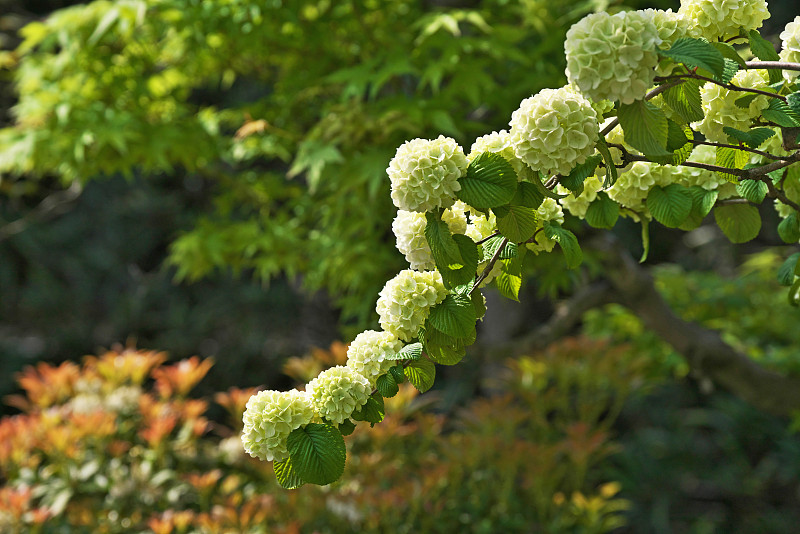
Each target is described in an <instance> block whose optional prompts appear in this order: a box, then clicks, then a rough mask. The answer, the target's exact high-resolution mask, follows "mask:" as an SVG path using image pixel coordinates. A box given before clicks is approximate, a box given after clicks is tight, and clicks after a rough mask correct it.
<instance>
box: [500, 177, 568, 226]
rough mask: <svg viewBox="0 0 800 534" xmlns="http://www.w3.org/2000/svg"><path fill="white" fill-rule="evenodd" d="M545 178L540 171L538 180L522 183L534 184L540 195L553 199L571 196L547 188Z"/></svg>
mask: <svg viewBox="0 0 800 534" xmlns="http://www.w3.org/2000/svg"><path fill="white" fill-rule="evenodd" d="M544 178H545V177H544V176H543V175H542V173H541V172H540V173H539V179H538V180H537V179H536V178H533V179H532V180H531V181H530V182H520V183H527V184H531V185H532V186H533V187H534V188H535V189H536V192H537V193H538V194H540V195H542V196H544V197H547V198H552V199H553V200H559V199H562V198H565V197H567V196H569V194H566V195H559V194H558V193H556V192H555V191H553V190H552V189H547V188H546V187H545V186H544V182H543V180H544ZM517 205H524V206H527V204H517ZM539 205H540V206H541V203H540V204H539ZM538 207H539V206H537V208H538ZM495 214H497V212H495ZM498 217H499V214H498Z"/></svg>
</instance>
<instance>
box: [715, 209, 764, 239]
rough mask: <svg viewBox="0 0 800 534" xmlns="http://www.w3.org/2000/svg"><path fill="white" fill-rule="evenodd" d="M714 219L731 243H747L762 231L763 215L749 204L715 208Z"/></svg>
mask: <svg viewBox="0 0 800 534" xmlns="http://www.w3.org/2000/svg"><path fill="white" fill-rule="evenodd" d="M714 219H715V220H716V221H717V226H719V228H720V230H722V233H723V234H725V236H726V237H727V238H728V239H729V240H730V241H731V243H746V242H747V241H750V240H752V239H755V238H756V236H758V232H760V231H761V215H759V213H758V210H757V209H756V207H755V206H751V205H749V204H726V205H724V206H717V207H716V208H714Z"/></svg>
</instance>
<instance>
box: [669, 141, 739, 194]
mask: <svg viewBox="0 0 800 534" xmlns="http://www.w3.org/2000/svg"><path fill="white" fill-rule="evenodd" d="M689 161H693V162H695V163H706V164H709V165H715V164H716V162H717V148H716V147H713V146H709V145H697V146H696V147H694V150H693V151H692V155H691V156H689ZM676 178H677V180H678V183H679V184H681V185H685V186H686V187H691V186H693V185H698V186H700V187H702V188H703V189H705V190H706V191H713V190H714V189H719V187H720V186H721V185H723V184H725V183H727V180H725V179H724V178H721V177H720V176H719V175H718V174H717V173H715V172H714V171H709V170H706V169H699V168H697V167H681V168H680V172H679V173H678V174H676Z"/></svg>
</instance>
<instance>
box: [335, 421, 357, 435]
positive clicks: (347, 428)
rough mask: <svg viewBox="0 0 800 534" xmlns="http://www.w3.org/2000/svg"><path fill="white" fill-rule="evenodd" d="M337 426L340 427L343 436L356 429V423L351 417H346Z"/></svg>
mask: <svg viewBox="0 0 800 534" xmlns="http://www.w3.org/2000/svg"><path fill="white" fill-rule="evenodd" d="M336 428H338V429H339V432H341V433H342V435H343V436H349V435H350V434H352V433H353V431H354V430H355V429H356V424H355V423H354V422H353V421H351V420H350V419H345V420H344V421H342V422H341V423H340V424H339V426H338V427H336Z"/></svg>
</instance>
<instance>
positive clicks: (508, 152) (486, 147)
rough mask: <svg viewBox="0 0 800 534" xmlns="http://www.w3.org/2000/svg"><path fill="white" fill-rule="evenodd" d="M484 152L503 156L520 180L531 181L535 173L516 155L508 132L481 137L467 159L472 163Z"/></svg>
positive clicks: (503, 131) (502, 131)
mask: <svg viewBox="0 0 800 534" xmlns="http://www.w3.org/2000/svg"><path fill="white" fill-rule="evenodd" d="M484 152H491V153H493V154H499V155H501V156H503V157H504V158H505V159H506V160H507V161H508V162H509V163H511V166H512V167H513V168H514V172H516V173H517V179H518V180H530V179H531V178H532V177H533V176H534V173H533V171H532V170H531V168H530V167H528V166H527V165H526V164H525V162H524V161H522V160H521V159H519V158H518V157H517V155H516V154H515V153H514V146H513V145H512V144H511V135H510V134H509V133H508V132H507V131H506V130H500V131H499V132H492V133H490V134H486V135H484V136H481V137H479V138H477V139H476V140H475V142H474V143H472V147H471V148H470V151H469V154H467V159H468V160H469V161H470V162H471V161H472V160H474V159H475V158H477V157H478V156H479V155H480V154H483V153H484Z"/></svg>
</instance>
